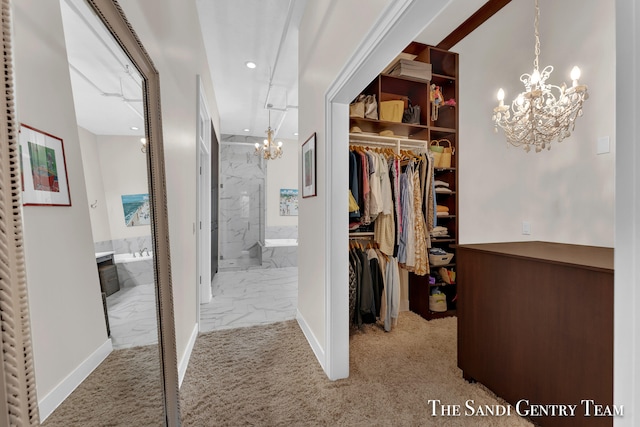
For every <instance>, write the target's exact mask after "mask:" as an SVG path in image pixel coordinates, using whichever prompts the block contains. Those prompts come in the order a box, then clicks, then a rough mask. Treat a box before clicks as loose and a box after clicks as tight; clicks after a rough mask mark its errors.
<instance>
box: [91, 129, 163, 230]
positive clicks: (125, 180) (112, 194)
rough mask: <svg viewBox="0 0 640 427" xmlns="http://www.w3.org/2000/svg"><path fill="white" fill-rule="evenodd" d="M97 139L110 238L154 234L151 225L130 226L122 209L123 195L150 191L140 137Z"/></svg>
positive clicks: (105, 136) (107, 136) (145, 159)
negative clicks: (126, 222) (125, 220)
mask: <svg viewBox="0 0 640 427" xmlns="http://www.w3.org/2000/svg"><path fill="white" fill-rule="evenodd" d="M96 140H97V146H98V155H99V157H100V170H101V171H102V179H103V183H104V184H103V185H104V198H105V203H106V205H107V209H108V212H109V228H110V230H111V238H112V239H113V240H116V239H126V238H129V237H139V236H149V235H151V226H150V225H139V226H135V227H127V226H126V224H125V222H124V211H123V209H122V198H121V197H122V195H127V194H147V193H149V184H148V180H147V156H146V154H144V153H142V152H141V151H140V146H141V144H140V137H139V136H114V135H98V136H97V138H96Z"/></svg>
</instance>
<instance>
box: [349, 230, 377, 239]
mask: <svg viewBox="0 0 640 427" xmlns="http://www.w3.org/2000/svg"><path fill="white" fill-rule="evenodd" d="M373 234H374V233H373V231H354V232H351V231H350V232H349V238H352V237H371V236H373Z"/></svg>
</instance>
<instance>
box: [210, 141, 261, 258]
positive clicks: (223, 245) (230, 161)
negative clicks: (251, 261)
mask: <svg viewBox="0 0 640 427" xmlns="http://www.w3.org/2000/svg"><path fill="white" fill-rule="evenodd" d="M253 153H254V147H253V145H250V144H246V143H233V142H230V143H222V144H221V145H220V183H221V185H222V187H221V188H220V220H219V224H220V228H219V239H220V256H221V257H222V258H223V259H236V258H242V257H247V256H251V255H252V254H255V253H257V251H256V248H257V246H256V245H257V244H258V242H259V241H261V240H264V217H265V200H264V193H265V192H264V184H265V172H266V171H265V167H264V163H263V162H264V160H263V159H262V158H261V157H259V156H255V155H254V154H253ZM258 249H259V248H258Z"/></svg>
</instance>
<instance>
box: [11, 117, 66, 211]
mask: <svg viewBox="0 0 640 427" xmlns="http://www.w3.org/2000/svg"><path fill="white" fill-rule="evenodd" d="M18 150H19V158H20V183H21V185H22V204H23V205H24V206H71V196H70V195H69V180H68V178H67V163H66V160H65V157H64V145H63V143H62V139H61V138H58V137H57V136H53V135H51V134H48V133H47V132H43V131H41V130H38V129H36V128H33V127H31V126H28V125H25V124H22V123H21V124H20V144H19V145H18Z"/></svg>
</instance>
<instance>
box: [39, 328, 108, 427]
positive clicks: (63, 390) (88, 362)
mask: <svg viewBox="0 0 640 427" xmlns="http://www.w3.org/2000/svg"><path fill="white" fill-rule="evenodd" d="M112 351H113V344H112V343H111V338H108V339H107V340H106V341H105V342H104V344H102V345H101V346H100V347H98V349H97V350H96V351H94V352H93V353H92V354H91V355H90V356H89V357H87V359H85V361H84V362H82V363H81V364H80V365H78V367H77V368H76V369H74V370H73V371H72V372H71V373H70V374H69V375H67V377H66V378H65V379H64V380H62V381H61V382H60V384H58V385H57V386H56V387H55V388H54V389H53V390H51V391H50V392H49V393H48V394H47V395H46V396H44V397H43V398H42V399H38V410H39V411H40V421H41V422H42V421H44V420H46V419H47V417H48V416H49V415H51V414H52V413H53V411H55V409H56V408H57V407H58V406H60V404H61V403H62V402H64V400H65V399H66V398H67V397H69V395H70V394H71V393H72V392H73V390H75V389H76V388H77V387H78V386H79V385H80V384H81V383H82V381H84V380H85V379H86V378H87V377H88V376H89V374H91V372H93V371H94V370H95V369H96V368H97V367H98V366H100V364H101V363H102V362H103V361H104V359H106V358H107V356H109V354H111V352H112Z"/></svg>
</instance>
